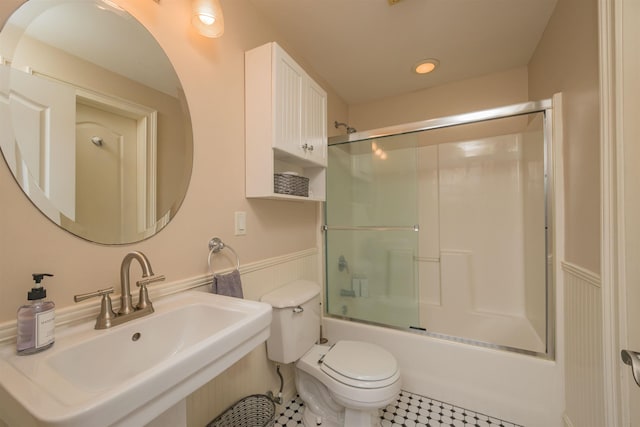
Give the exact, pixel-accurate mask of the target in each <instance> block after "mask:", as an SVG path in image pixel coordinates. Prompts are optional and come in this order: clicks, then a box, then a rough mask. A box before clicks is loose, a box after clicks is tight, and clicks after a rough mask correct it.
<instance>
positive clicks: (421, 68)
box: [413, 59, 440, 74]
mask: <svg viewBox="0 0 640 427" xmlns="http://www.w3.org/2000/svg"><path fill="white" fill-rule="evenodd" d="M439 64H440V61H438V60H437V59H423V60H422V61H419V62H418V63H416V64H415V65H414V66H413V72H414V73H416V74H429V73H431V72H432V71H433V70H435V69H436V67H437V66H438V65H439Z"/></svg>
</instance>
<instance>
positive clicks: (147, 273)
mask: <svg viewBox="0 0 640 427" xmlns="http://www.w3.org/2000/svg"><path fill="white" fill-rule="evenodd" d="M134 259H135V260H137V261H138V263H140V266H141V267H142V280H139V281H137V282H136V284H137V286H138V287H139V288H140V296H139V297H138V304H137V305H136V306H135V307H134V306H133V302H132V298H131V287H130V284H129V269H130V267H131V261H133V260H134ZM160 280H164V276H155V275H154V274H153V270H152V269H151V264H150V263H149V260H148V259H147V257H146V256H145V255H144V254H143V253H142V252H138V251H134V252H129V253H128V254H127V255H125V257H124V259H123V260H122V264H121V265H120V288H121V291H120V294H121V295H120V309H119V310H118V313H114V312H113V308H112V305H111V297H110V296H109V294H111V293H113V287H111V288H108V289H101V290H98V291H96V292H90V293H88V294H82V295H76V296H74V297H73V299H74V301H75V302H80V301H84V300H85V299H87V298H92V297H97V296H100V297H102V302H101V307H100V314H98V317H97V319H96V326H95V328H96V329H106V328H110V327H111V326H116V325H119V324H121V323H125V322H128V321H129V320H133V319H137V318H139V317H142V316H146V315H147V314H151V313H153V304H151V301H150V300H149V293H148V291H147V285H148V284H150V283H153V282H158V281H160Z"/></svg>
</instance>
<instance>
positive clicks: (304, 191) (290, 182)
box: [273, 173, 309, 197]
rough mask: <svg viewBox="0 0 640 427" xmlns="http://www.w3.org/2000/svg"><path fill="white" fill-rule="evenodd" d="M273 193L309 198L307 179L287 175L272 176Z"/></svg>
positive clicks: (277, 174)
mask: <svg viewBox="0 0 640 427" xmlns="http://www.w3.org/2000/svg"><path fill="white" fill-rule="evenodd" d="M273 192H274V193H278V194H290V195H292V196H302V197H309V178H307V177H304V176H300V175H293V174H288V173H276V174H274V175H273Z"/></svg>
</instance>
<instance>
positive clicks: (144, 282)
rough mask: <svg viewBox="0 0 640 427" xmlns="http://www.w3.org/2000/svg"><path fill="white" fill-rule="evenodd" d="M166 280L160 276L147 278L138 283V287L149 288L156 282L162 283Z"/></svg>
mask: <svg viewBox="0 0 640 427" xmlns="http://www.w3.org/2000/svg"><path fill="white" fill-rule="evenodd" d="M163 280H164V276H163V275H160V276H149V277H147V278H143V279H142V280H138V281H137V282H136V286H138V287H139V288H140V287H142V286H147V285H150V284H151V283H154V282H161V281H163Z"/></svg>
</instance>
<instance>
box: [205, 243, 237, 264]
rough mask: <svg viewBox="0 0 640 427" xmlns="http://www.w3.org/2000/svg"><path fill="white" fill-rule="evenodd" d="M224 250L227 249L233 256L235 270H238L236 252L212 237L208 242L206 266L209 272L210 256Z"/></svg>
mask: <svg viewBox="0 0 640 427" xmlns="http://www.w3.org/2000/svg"><path fill="white" fill-rule="evenodd" d="M224 248H227V249H229V250H230V251H231V252H232V253H233V254H234V255H235V257H236V269H237V270H240V257H239V256H238V254H237V253H236V251H234V250H233V248H232V247H231V246H229V245H227V244H225V243H224V242H223V241H222V240H221V239H220V238H219V237H214V238H213V239H211V240H209V257H208V258H207V264H208V265H209V270H211V255H213V254H217V253H218V252H220V251H221V250H222V249H224Z"/></svg>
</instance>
